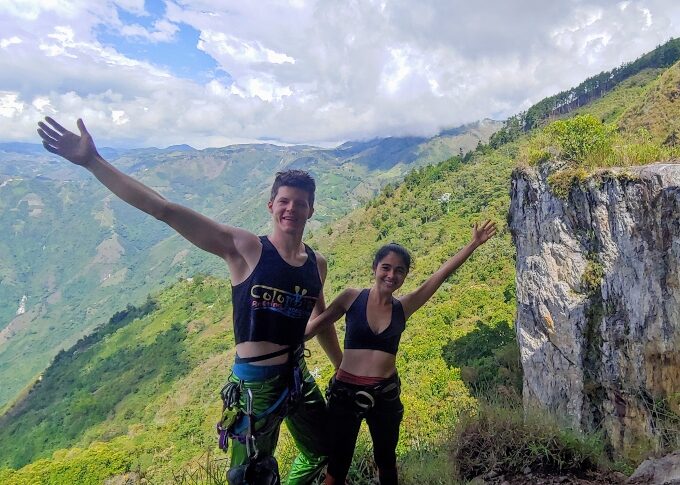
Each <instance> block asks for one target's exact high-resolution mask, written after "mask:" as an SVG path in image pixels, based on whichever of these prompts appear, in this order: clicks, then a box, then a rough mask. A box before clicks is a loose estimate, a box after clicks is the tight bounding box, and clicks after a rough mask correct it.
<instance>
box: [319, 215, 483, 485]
mask: <svg viewBox="0 0 680 485" xmlns="http://www.w3.org/2000/svg"><path fill="white" fill-rule="evenodd" d="M495 233H496V226H495V223H492V222H491V221H486V222H485V223H484V224H483V225H482V226H481V227H478V225H477V224H475V225H474V227H473V230H472V240H471V241H470V243H469V244H468V245H467V246H465V247H464V248H463V249H461V250H460V251H459V252H458V253H457V254H456V255H455V256H453V257H452V258H451V259H449V260H448V261H446V262H445V263H444V264H443V265H442V266H441V268H439V270H437V272H435V273H434V274H433V275H432V276H430V277H429V278H428V279H427V281H425V282H424V283H423V284H422V285H421V286H420V287H419V288H418V289H416V290H415V291H413V292H411V293H409V294H408V295H405V296H402V297H400V298H394V297H393V296H392V294H393V293H394V292H395V291H397V290H398V289H399V288H400V287H401V285H402V284H403V283H404V279H405V278H406V275H407V274H408V271H409V268H410V266H411V256H410V254H409V253H408V251H407V250H406V249H405V248H403V247H402V246H400V245H398V244H395V243H391V244H387V245H385V246H383V247H381V248H380V249H379V250H378V252H377V253H376V255H375V258H374V260H373V273H374V276H375V283H374V285H373V287H372V288H370V289H363V290H358V289H354V288H349V289H346V290H345V291H343V292H342V293H341V294H340V295H339V296H338V297H337V298H336V299H335V300H334V301H333V303H331V305H330V306H329V307H328V308H327V309H326V311H325V312H323V313H322V314H321V315H319V316H318V317H317V318H315V319H313V320H311V321H310V322H309V323H308V324H307V329H306V332H305V338H311V337H312V336H314V335H315V334H316V333H317V332H319V331H322V330H323V329H325V328H326V327H327V325H330V324H332V323H334V322H336V321H337V320H338V319H340V317H342V315H344V314H346V315H347V316H346V331H345V351H344V354H343V357H342V363H341V364H340V368H339V369H338V371H337V373H336V375H335V376H334V377H333V379H332V380H331V384H330V387H329V389H328V393H327V395H328V408H329V412H330V416H329V419H330V420H331V428H332V434H331V436H332V439H333V440H334V443H333V445H332V448H331V453H330V457H329V463H328V472H327V475H326V482H325V483H326V484H327V485H331V484H336V483H338V484H344V483H345V477H346V476H347V471H348V470H349V467H350V464H351V462H352V455H353V454H354V446H355V444H356V439H357V435H358V433H359V427H360V425H361V420H362V419H363V418H366V422H367V424H368V428H369V430H370V433H371V438H372V439H373V453H374V457H375V463H376V465H377V466H378V476H379V478H380V483H381V485H388V484H393V483H397V467H396V452H395V450H396V447H397V441H398V439H399V424H400V422H401V418H402V415H403V413H404V407H403V405H402V404H401V401H400V399H399V394H400V388H399V386H400V382H399V377H398V376H397V369H396V366H395V361H396V354H397V348H398V346H399V339H400V338H401V333H402V332H403V331H404V328H405V324H406V320H408V318H409V317H410V316H411V315H413V313H414V312H415V311H416V310H418V309H419V308H420V307H421V306H423V305H424V304H425V302H427V301H428V300H429V299H430V297H431V296H432V295H433V294H434V292H435V291H436V290H437V288H439V287H440V286H441V284H442V283H443V282H444V280H446V278H448V277H449V276H450V275H451V274H452V273H453V272H454V271H455V270H456V269H457V268H458V267H459V266H460V265H461V264H463V263H464V262H465V260H466V259H467V258H468V257H470V255H471V254H472V253H473V252H474V251H475V249H477V248H478V247H479V246H481V245H482V244H484V243H485V242H486V241H488V240H489V239H490V238H491V237H492V236H493V235H494V234H495Z"/></svg>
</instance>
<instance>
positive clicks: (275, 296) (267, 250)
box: [231, 236, 322, 345]
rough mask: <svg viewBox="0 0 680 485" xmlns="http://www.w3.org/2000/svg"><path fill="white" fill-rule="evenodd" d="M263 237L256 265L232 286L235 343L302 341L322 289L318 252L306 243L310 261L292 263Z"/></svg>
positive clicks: (290, 343)
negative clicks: (317, 261) (245, 276)
mask: <svg viewBox="0 0 680 485" xmlns="http://www.w3.org/2000/svg"><path fill="white" fill-rule="evenodd" d="M260 241H261V242H262V254H261V255H260V260H259V261H258V262H257V265H256V266H255V269H254V270H253V272H252V273H251V274H250V276H248V278H247V279H246V280H245V281H243V282H241V283H239V284H238V285H236V286H232V288H231V293H232V300H233V305H234V336H235V338H236V343H237V344H240V343H241V342H260V341H267V342H274V343H276V344H280V345H300V344H301V343H302V342H303V340H304V335H305V326H306V325H307V320H309V316H310V315H311V314H312V310H313V309H314V305H316V301H317V299H318V298H319V293H321V286H322V285H321V278H320V276H319V268H318V267H317V264H316V255H315V254H314V251H312V249H311V248H310V247H309V246H307V245H306V244H305V251H306V252H307V261H306V262H305V264H303V265H302V266H299V267H296V266H291V265H290V264H288V263H286V262H285V261H284V260H283V258H282V257H281V256H280V255H279V252H278V251H277V250H276V248H275V247H274V245H273V244H272V243H271V242H270V241H269V239H268V238H267V236H260Z"/></svg>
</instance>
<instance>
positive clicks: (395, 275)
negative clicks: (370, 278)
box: [374, 252, 408, 293]
mask: <svg viewBox="0 0 680 485" xmlns="http://www.w3.org/2000/svg"><path fill="white" fill-rule="evenodd" d="M374 274H375V283H376V285H377V286H378V287H381V288H383V289H385V290H386V291H389V292H390V293H391V292H394V291H396V290H398V289H399V288H401V285H402V284H404V279H406V275H407V274H408V269H407V268H406V264H405V263H404V260H403V258H402V257H401V256H399V255H398V254H397V253H393V252H389V253H387V256H385V257H384V258H383V259H381V260H380V261H378V265H377V266H376V267H375V271H374Z"/></svg>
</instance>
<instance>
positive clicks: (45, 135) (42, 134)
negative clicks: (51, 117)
mask: <svg viewBox="0 0 680 485" xmlns="http://www.w3.org/2000/svg"><path fill="white" fill-rule="evenodd" d="M38 135H40V138H42V139H43V143H49V144H52V145H54V144H56V143H57V140H56V139H54V138H52V137H51V136H50V135H49V133H47V132H46V131H45V130H44V129H42V128H38Z"/></svg>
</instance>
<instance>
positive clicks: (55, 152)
mask: <svg viewBox="0 0 680 485" xmlns="http://www.w3.org/2000/svg"><path fill="white" fill-rule="evenodd" d="M43 147H44V148H45V150H47V151H48V152H52V153H54V154H57V155H59V154H58V153H57V149H56V148H54V147H53V146H52V145H50V144H48V143H47V142H46V141H43Z"/></svg>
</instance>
